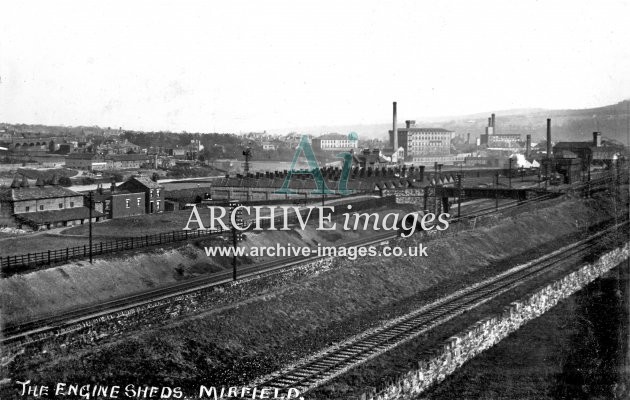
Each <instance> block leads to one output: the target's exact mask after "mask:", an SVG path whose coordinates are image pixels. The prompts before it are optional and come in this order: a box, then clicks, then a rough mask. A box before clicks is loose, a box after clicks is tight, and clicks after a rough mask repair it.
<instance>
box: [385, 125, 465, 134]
mask: <svg viewBox="0 0 630 400" xmlns="http://www.w3.org/2000/svg"><path fill="white" fill-rule="evenodd" d="M397 129H398V131H399V132H400V131H409V132H420V133H453V131H449V130H448V129H444V128H416V127H413V126H412V127H410V128H406V127H400V128H397ZM390 132H391V131H390Z"/></svg>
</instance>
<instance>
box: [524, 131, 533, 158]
mask: <svg viewBox="0 0 630 400" xmlns="http://www.w3.org/2000/svg"><path fill="white" fill-rule="evenodd" d="M525 141H526V144H525V157H529V155H530V154H531V152H532V135H527V136H526V139H525Z"/></svg>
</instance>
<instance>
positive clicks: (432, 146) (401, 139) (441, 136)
mask: <svg viewBox="0 0 630 400" xmlns="http://www.w3.org/2000/svg"><path fill="white" fill-rule="evenodd" d="M397 131H398V147H402V148H403V149H404V150H405V159H408V160H413V161H416V160H415V159H416V158H420V157H438V156H449V155H450V154H451V138H452V136H453V132H452V131H449V130H447V129H443V128H420V127H417V126H416V121H405V127H404V128H397ZM389 145H390V146H391V148H392V149H393V148H394V131H391V130H390V131H389Z"/></svg>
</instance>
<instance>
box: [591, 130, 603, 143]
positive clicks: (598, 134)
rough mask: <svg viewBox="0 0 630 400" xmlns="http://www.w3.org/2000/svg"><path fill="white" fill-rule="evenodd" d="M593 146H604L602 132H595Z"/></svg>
mask: <svg viewBox="0 0 630 400" xmlns="http://www.w3.org/2000/svg"><path fill="white" fill-rule="evenodd" d="M593 146H595V147H601V146H602V134H601V132H593Z"/></svg>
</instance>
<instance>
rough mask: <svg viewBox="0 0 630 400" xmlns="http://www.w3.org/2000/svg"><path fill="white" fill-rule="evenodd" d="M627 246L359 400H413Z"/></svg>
mask: <svg viewBox="0 0 630 400" xmlns="http://www.w3.org/2000/svg"><path fill="white" fill-rule="evenodd" d="M629 254H630V242H629V243H626V244H625V246H623V247H621V248H618V249H615V250H613V251H611V252H609V253H606V254H605V255H603V256H602V257H600V258H599V260H597V261H596V262H594V263H592V264H589V265H585V266H583V267H582V268H580V269H579V270H577V271H575V272H573V273H571V274H569V275H567V276H565V277H564V278H562V279H560V280H557V281H555V282H553V283H552V284H550V285H548V286H546V287H544V288H543V289H541V290H539V291H537V292H536V293H534V294H532V295H530V296H528V297H526V298H524V299H521V300H519V301H515V302H513V303H511V304H510V305H509V306H507V307H505V309H504V310H503V313H502V314H501V315H495V316H493V317H489V318H485V319H483V320H481V321H479V322H477V323H475V324H474V325H473V326H471V327H469V328H468V329H466V330H464V331H462V332H461V333H460V334H458V335H456V336H453V337H451V338H450V339H449V340H447V341H446V343H444V345H443V346H442V348H440V349H438V350H437V351H435V353H433V354H432V355H431V356H430V357H428V358H426V359H423V360H421V361H419V362H418V368H416V369H413V370H411V371H409V372H408V373H406V374H403V375H402V376H400V377H399V378H398V379H395V380H393V381H392V382H391V383H390V384H389V385H387V386H386V387H385V388H384V389H382V390H380V391H378V392H372V393H365V394H363V395H361V396H360V397H359V399H360V400H393V399H396V400H404V399H415V398H417V396H418V395H419V394H421V393H422V392H423V391H425V390H426V389H428V388H429V387H430V386H432V385H434V384H436V383H439V382H441V381H443V380H444V379H445V378H446V377H447V376H448V375H450V374H452V373H453V372H455V370H456V369H457V368H459V367H461V366H462V365H463V364H464V363H465V362H466V361H468V360H470V359H472V358H473V357H475V356H477V355H478V354H479V353H481V352H483V351H484V350H487V349H489V348H490V347H492V346H494V345H495V344H497V343H498V342H500V341H501V340H503V339H504V338H505V337H507V336H508V335H509V334H511V333H513V332H515V331H516V330H518V329H519V328H520V327H521V326H522V325H524V324H525V323H527V322H528V321H531V320H533V319H534V318H537V317H539V316H541V315H542V314H543V313H545V312H547V311H548V310H549V309H550V308H552V307H553V306H555V305H556V304H558V302H559V301H561V300H563V299H565V298H567V297H569V296H571V295H572V294H574V293H575V292H577V291H578V290H580V289H582V288H583V287H584V286H586V285H588V284H589V283H591V282H593V281H594V280H596V279H597V278H599V277H600V276H602V275H604V274H605V273H606V272H608V271H609V270H611V269H612V268H614V267H616V266H617V265H619V264H620V263H621V262H623V261H625V260H627V259H628V257H629Z"/></svg>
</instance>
